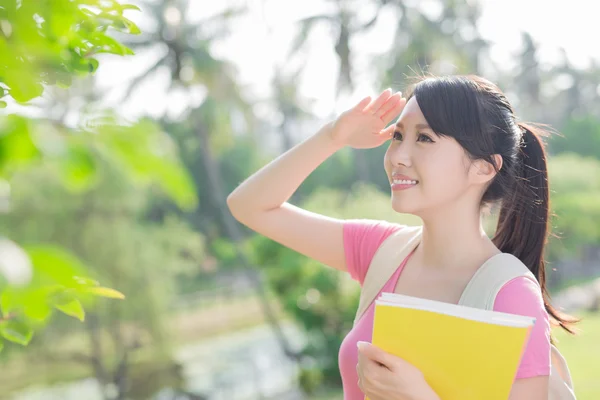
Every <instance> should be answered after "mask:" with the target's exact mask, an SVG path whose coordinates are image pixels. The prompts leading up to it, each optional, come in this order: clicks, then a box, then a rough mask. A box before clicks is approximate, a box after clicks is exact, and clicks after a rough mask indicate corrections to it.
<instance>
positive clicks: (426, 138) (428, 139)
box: [419, 134, 433, 143]
mask: <svg viewBox="0 0 600 400" xmlns="http://www.w3.org/2000/svg"><path fill="white" fill-rule="evenodd" d="M420 138H425V141H426V142H431V143H433V140H431V138H430V137H429V136H427V135H423V134H420V135H419V139H420Z"/></svg>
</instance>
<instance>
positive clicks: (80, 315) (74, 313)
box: [54, 299, 85, 322]
mask: <svg viewBox="0 0 600 400" xmlns="http://www.w3.org/2000/svg"><path fill="white" fill-rule="evenodd" d="M54 307H56V308H57V309H58V310H60V311H62V312H63V313H65V314H67V315H69V316H71V317H75V318H77V319H78V320H80V321H82V322H83V321H84V319H85V311H84V310H83V306H82V305H81V302H80V301H79V300H77V299H73V300H71V301H69V302H67V303H64V304H56V305H54Z"/></svg>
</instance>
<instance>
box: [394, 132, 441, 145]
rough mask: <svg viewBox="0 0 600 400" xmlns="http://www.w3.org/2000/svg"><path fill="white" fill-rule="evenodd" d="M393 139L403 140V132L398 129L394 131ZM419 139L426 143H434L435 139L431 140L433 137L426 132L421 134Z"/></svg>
mask: <svg viewBox="0 0 600 400" xmlns="http://www.w3.org/2000/svg"><path fill="white" fill-rule="evenodd" d="M393 139H394V140H402V134H401V133H400V132H398V131H396V132H394V136H393ZM418 140H421V141H424V142H426V143H427V142H429V143H434V142H433V140H431V138H430V137H429V136H427V135H425V134H422V133H421V134H419V139H418Z"/></svg>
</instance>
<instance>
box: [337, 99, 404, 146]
mask: <svg viewBox="0 0 600 400" xmlns="http://www.w3.org/2000/svg"><path fill="white" fill-rule="evenodd" d="M405 105H406V99H405V98H404V97H402V93H401V92H396V93H394V94H392V90H391V89H387V90H384V91H383V92H382V93H381V94H380V95H379V97H377V98H376V99H375V100H371V96H368V97H366V98H364V99H363V100H361V101H360V102H359V103H358V104H357V105H356V106H354V107H352V108H350V109H349V110H346V111H344V112H343V113H342V114H340V116H339V117H337V118H336V119H335V120H334V121H333V122H332V123H331V130H330V132H329V133H330V135H331V139H332V140H333V142H334V143H335V144H336V145H338V146H340V147H344V146H350V147H353V148H355V149H370V148H373V147H378V146H380V145H382V144H383V143H384V142H385V141H387V140H388V139H389V138H390V137H391V136H392V133H393V132H394V126H393V125H390V126H389V127H388V128H387V129H386V128H385V127H386V126H387V125H388V124H389V123H390V122H391V121H392V120H394V118H396V117H397V116H398V115H400V113H401V112H402V109H403V108H404V106H405Z"/></svg>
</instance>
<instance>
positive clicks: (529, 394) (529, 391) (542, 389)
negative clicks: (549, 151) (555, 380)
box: [509, 375, 548, 400]
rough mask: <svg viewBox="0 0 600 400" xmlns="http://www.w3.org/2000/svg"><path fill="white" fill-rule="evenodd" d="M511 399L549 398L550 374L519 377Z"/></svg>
mask: <svg viewBox="0 0 600 400" xmlns="http://www.w3.org/2000/svg"><path fill="white" fill-rule="evenodd" d="M509 400H548V376H547V375H546V376H535V377H533V378H523V379H517V380H516V381H515V383H513V385H512V389H511V391H510V397H509Z"/></svg>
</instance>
